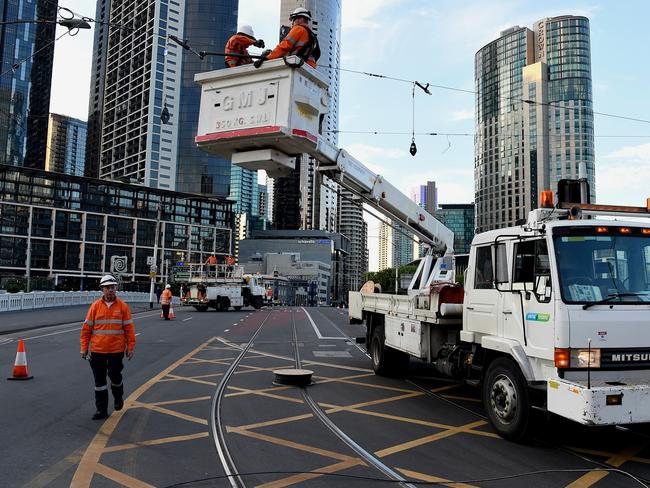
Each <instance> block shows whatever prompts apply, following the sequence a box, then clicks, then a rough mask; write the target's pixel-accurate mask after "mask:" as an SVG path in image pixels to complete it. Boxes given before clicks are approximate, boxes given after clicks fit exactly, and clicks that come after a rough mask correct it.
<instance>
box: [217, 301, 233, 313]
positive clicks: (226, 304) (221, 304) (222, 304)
mask: <svg viewBox="0 0 650 488" xmlns="http://www.w3.org/2000/svg"><path fill="white" fill-rule="evenodd" d="M229 308H230V299H229V298H228V297H221V298H219V301H218V302H217V310H219V312H227V311H228V309H229Z"/></svg>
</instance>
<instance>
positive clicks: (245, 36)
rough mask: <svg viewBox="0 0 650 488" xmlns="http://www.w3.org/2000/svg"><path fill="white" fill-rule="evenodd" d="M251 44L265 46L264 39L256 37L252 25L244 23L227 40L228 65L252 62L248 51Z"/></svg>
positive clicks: (230, 66)
mask: <svg viewBox="0 0 650 488" xmlns="http://www.w3.org/2000/svg"><path fill="white" fill-rule="evenodd" d="M250 46H255V47H261V48H263V47H264V41H263V40H262V39H255V33H254V32H253V28H252V27H251V26H250V25H246V24H242V25H240V26H239V28H238V29H237V33H236V34H235V35H233V36H232V37H230V39H228V42H226V47H225V49H224V51H225V53H226V67H228V68H235V67H237V66H242V65H244V64H250V63H252V62H253V59H252V58H251V57H250V54H249V52H248V48H249V47H250Z"/></svg>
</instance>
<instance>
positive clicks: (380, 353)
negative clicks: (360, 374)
mask: <svg viewBox="0 0 650 488" xmlns="http://www.w3.org/2000/svg"><path fill="white" fill-rule="evenodd" d="M370 356H371V357H372V369H373V370H374V371H375V373H376V374H378V375H379V376H403V375H404V374H405V373H406V371H407V370H408V365H409V355H408V354H406V353H404V352H402V351H398V350H396V349H393V348H392V347H388V346H386V339H385V336H384V328H383V327H376V328H375V330H374V332H373V334H372V339H371V341H370Z"/></svg>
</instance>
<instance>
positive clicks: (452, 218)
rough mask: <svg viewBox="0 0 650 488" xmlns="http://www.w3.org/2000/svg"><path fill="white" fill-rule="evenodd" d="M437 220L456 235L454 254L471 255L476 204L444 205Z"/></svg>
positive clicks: (437, 215)
mask: <svg viewBox="0 0 650 488" xmlns="http://www.w3.org/2000/svg"><path fill="white" fill-rule="evenodd" d="M436 218H437V219H438V220H440V222H442V223H443V224H445V226H447V227H448V228H449V229H451V231H452V232H453V233H454V253H456V254H467V253H469V249H470V247H471V246H472V239H474V204H473V203H460V204H456V203H447V204H445V203H443V204H441V205H440V208H439V209H438V211H437V212H436Z"/></svg>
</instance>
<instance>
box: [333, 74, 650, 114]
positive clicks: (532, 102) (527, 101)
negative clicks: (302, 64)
mask: <svg viewBox="0 0 650 488" xmlns="http://www.w3.org/2000/svg"><path fill="white" fill-rule="evenodd" d="M326 67H327V68H328V69H332V70H337V71H343V72H347V73H354V74H360V75H364V76H368V77H371V78H380V79H385V80H391V81H398V82H401V83H409V84H412V83H418V82H417V81H415V80H408V79H405V78H397V77H395V76H390V75H384V74H379V73H371V72H369V71H360V70H353V69H348V68H341V67H338V66H332V65H327V66H326ZM427 87H431V88H437V89H440V90H450V91H455V92H460V93H467V94H471V95H479V92H477V91H476V90H468V89H466V88H458V87H453V86H448V85H440V84H436V83H427ZM497 98H500V99H503V100H509V101H516V102H519V103H521V104H524V103H525V104H528V105H538V106H543V107H551V108H559V109H564V110H571V111H576V110H582V109H583V107H571V106H567V105H559V104H557V102H538V101H536V100H530V99H527V98H518V97H510V96H506V95H497ZM590 111H591V113H592V114H594V115H600V116H603V117H611V118H616V119H622V120H628V121H631V122H641V123H644V124H650V120H648V119H641V118H638V117H632V116H629V115H619V114H612V113H608V112H599V111H595V110H590Z"/></svg>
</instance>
